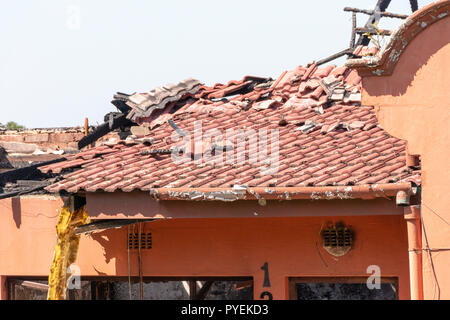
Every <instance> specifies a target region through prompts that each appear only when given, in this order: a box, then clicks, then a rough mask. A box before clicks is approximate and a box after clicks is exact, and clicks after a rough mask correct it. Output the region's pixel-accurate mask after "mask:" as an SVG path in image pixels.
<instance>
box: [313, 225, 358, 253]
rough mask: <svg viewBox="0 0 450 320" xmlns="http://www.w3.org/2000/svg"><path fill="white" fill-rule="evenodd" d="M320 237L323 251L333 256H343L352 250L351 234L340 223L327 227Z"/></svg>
mask: <svg viewBox="0 0 450 320" xmlns="http://www.w3.org/2000/svg"><path fill="white" fill-rule="evenodd" d="M321 235H322V241H323V247H324V249H325V250H327V251H328V253H329V254H331V255H333V256H336V257H340V256H343V255H344V254H346V253H347V252H349V251H350V249H351V248H352V245H353V232H352V231H351V230H350V229H349V228H348V227H346V226H345V225H344V224H342V223H337V224H335V225H329V226H328V227H327V228H325V229H323V230H322V232H321Z"/></svg>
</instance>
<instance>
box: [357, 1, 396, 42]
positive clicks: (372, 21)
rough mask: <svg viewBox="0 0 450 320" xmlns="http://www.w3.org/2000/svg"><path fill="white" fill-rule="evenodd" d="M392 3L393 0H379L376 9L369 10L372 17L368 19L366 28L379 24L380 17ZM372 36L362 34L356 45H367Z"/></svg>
mask: <svg viewBox="0 0 450 320" xmlns="http://www.w3.org/2000/svg"><path fill="white" fill-rule="evenodd" d="M390 3H391V0H378V1H377V4H376V6H375V10H369V11H371V14H370V17H369V19H368V20H367V22H366V24H365V26H364V27H365V28H372V27H373V25H376V24H378V21H380V18H381V17H382V15H383V14H386V12H385V11H386V9H387V7H388V6H389V4H390ZM370 40H371V39H370V38H369V36H367V35H365V34H362V35H360V37H359V39H358V41H357V43H356V45H357V46H359V45H363V46H367V45H368V44H369V43H370Z"/></svg>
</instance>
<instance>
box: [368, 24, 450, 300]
mask: <svg viewBox="0 0 450 320" xmlns="http://www.w3.org/2000/svg"><path fill="white" fill-rule="evenodd" d="M417 23H418V24H419V23H420V21H419V22H417ZM422 25H423V26H427V24H426V23H423V22H422ZM449 39H450V18H449V17H448V16H447V17H445V18H443V19H441V20H439V21H437V22H436V23H434V24H432V25H430V26H428V27H427V28H426V29H424V30H423V31H422V32H420V33H419V34H418V35H417V36H416V37H415V38H414V39H412V41H411V42H410V43H409V44H408V46H407V47H406V49H405V51H404V52H403V53H402V55H401V56H400V58H399V60H398V62H397V64H396V66H395V69H394V70H393V73H392V75H389V76H370V77H364V78H363V94H362V103H363V104H366V105H374V106H375V107H376V109H377V117H378V120H379V122H380V124H381V126H382V127H383V128H384V129H385V130H386V131H388V132H389V133H390V134H391V135H393V136H395V137H398V138H401V139H405V140H407V141H408V151H409V153H410V154H411V155H420V157H421V166H422V208H421V212H422V217H423V222H424V225H423V227H424V228H425V232H422V238H423V239H422V243H423V245H424V246H426V245H427V241H428V246H429V247H430V248H433V249H439V248H449V247H450V232H449V230H448V221H450V211H449V210H448V208H449V207H450V198H449V197H448V188H449V181H450V161H449V158H450V130H449V123H450V95H449V88H448V86H449V83H450V43H449ZM438 215H439V216H440V217H439V216H438ZM443 220H445V221H447V224H446V223H445V222H444V221H443ZM425 234H426V236H427V238H425ZM430 256H431V257H432V261H433V265H434V271H433V265H432V264H431V261H430ZM423 260H424V261H423V262H424V276H423V277H424V297H425V299H437V298H439V292H438V290H437V286H436V283H438V286H439V287H440V298H441V299H450V273H449V268H448V266H449V265H450V251H448V250H447V251H434V252H429V253H428V252H426V251H424V254H423Z"/></svg>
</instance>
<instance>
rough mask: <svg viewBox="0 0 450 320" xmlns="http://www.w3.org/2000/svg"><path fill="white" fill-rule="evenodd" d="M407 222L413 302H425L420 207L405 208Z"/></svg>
mask: <svg viewBox="0 0 450 320" xmlns="http://www.w3.org/2000/svg"><path fill="white" fill-rule="evenodd" d="M405 220H406V226H407V229H408V252H409V274H410V276H409V279H410V282H411V284H410V287H411V300H423V276H422V232H421V223H420V206H410V207H406V208H405Z"/></svg>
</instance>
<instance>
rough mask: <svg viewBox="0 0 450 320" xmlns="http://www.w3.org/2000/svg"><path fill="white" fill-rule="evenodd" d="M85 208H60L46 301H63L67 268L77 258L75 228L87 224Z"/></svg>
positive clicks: (77, 236)
mask: <svg viewBox="0 0 450 320" xmlns="http://www.w3.org/2000/svg"><path fill="white" fill-rule="evenodd" d="M88 220H89V217H88V214H87V211H86V207H82V208H81V209H79V210H76V211H70V208H69V207H68V206H64V207H62V208H61V210H60V212H59V218H58V224H57V225H56V234H57V244H56V247H55V254H54V256H53V264H52V266H51V268H50V274H49V276H48V285H49V289H48V295H47V300H65V299H66V288H67V280H68V279H69V276H70V274H68V273H67V268H68V267H69V266H70V265H71V264H72V263H74V262H75V260H76V258H77V252H78V246H79V244H80V236H79V235H76V234H75V228H76V227H78V226H80V225H82V224H85V223H88Z"/></svg>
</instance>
